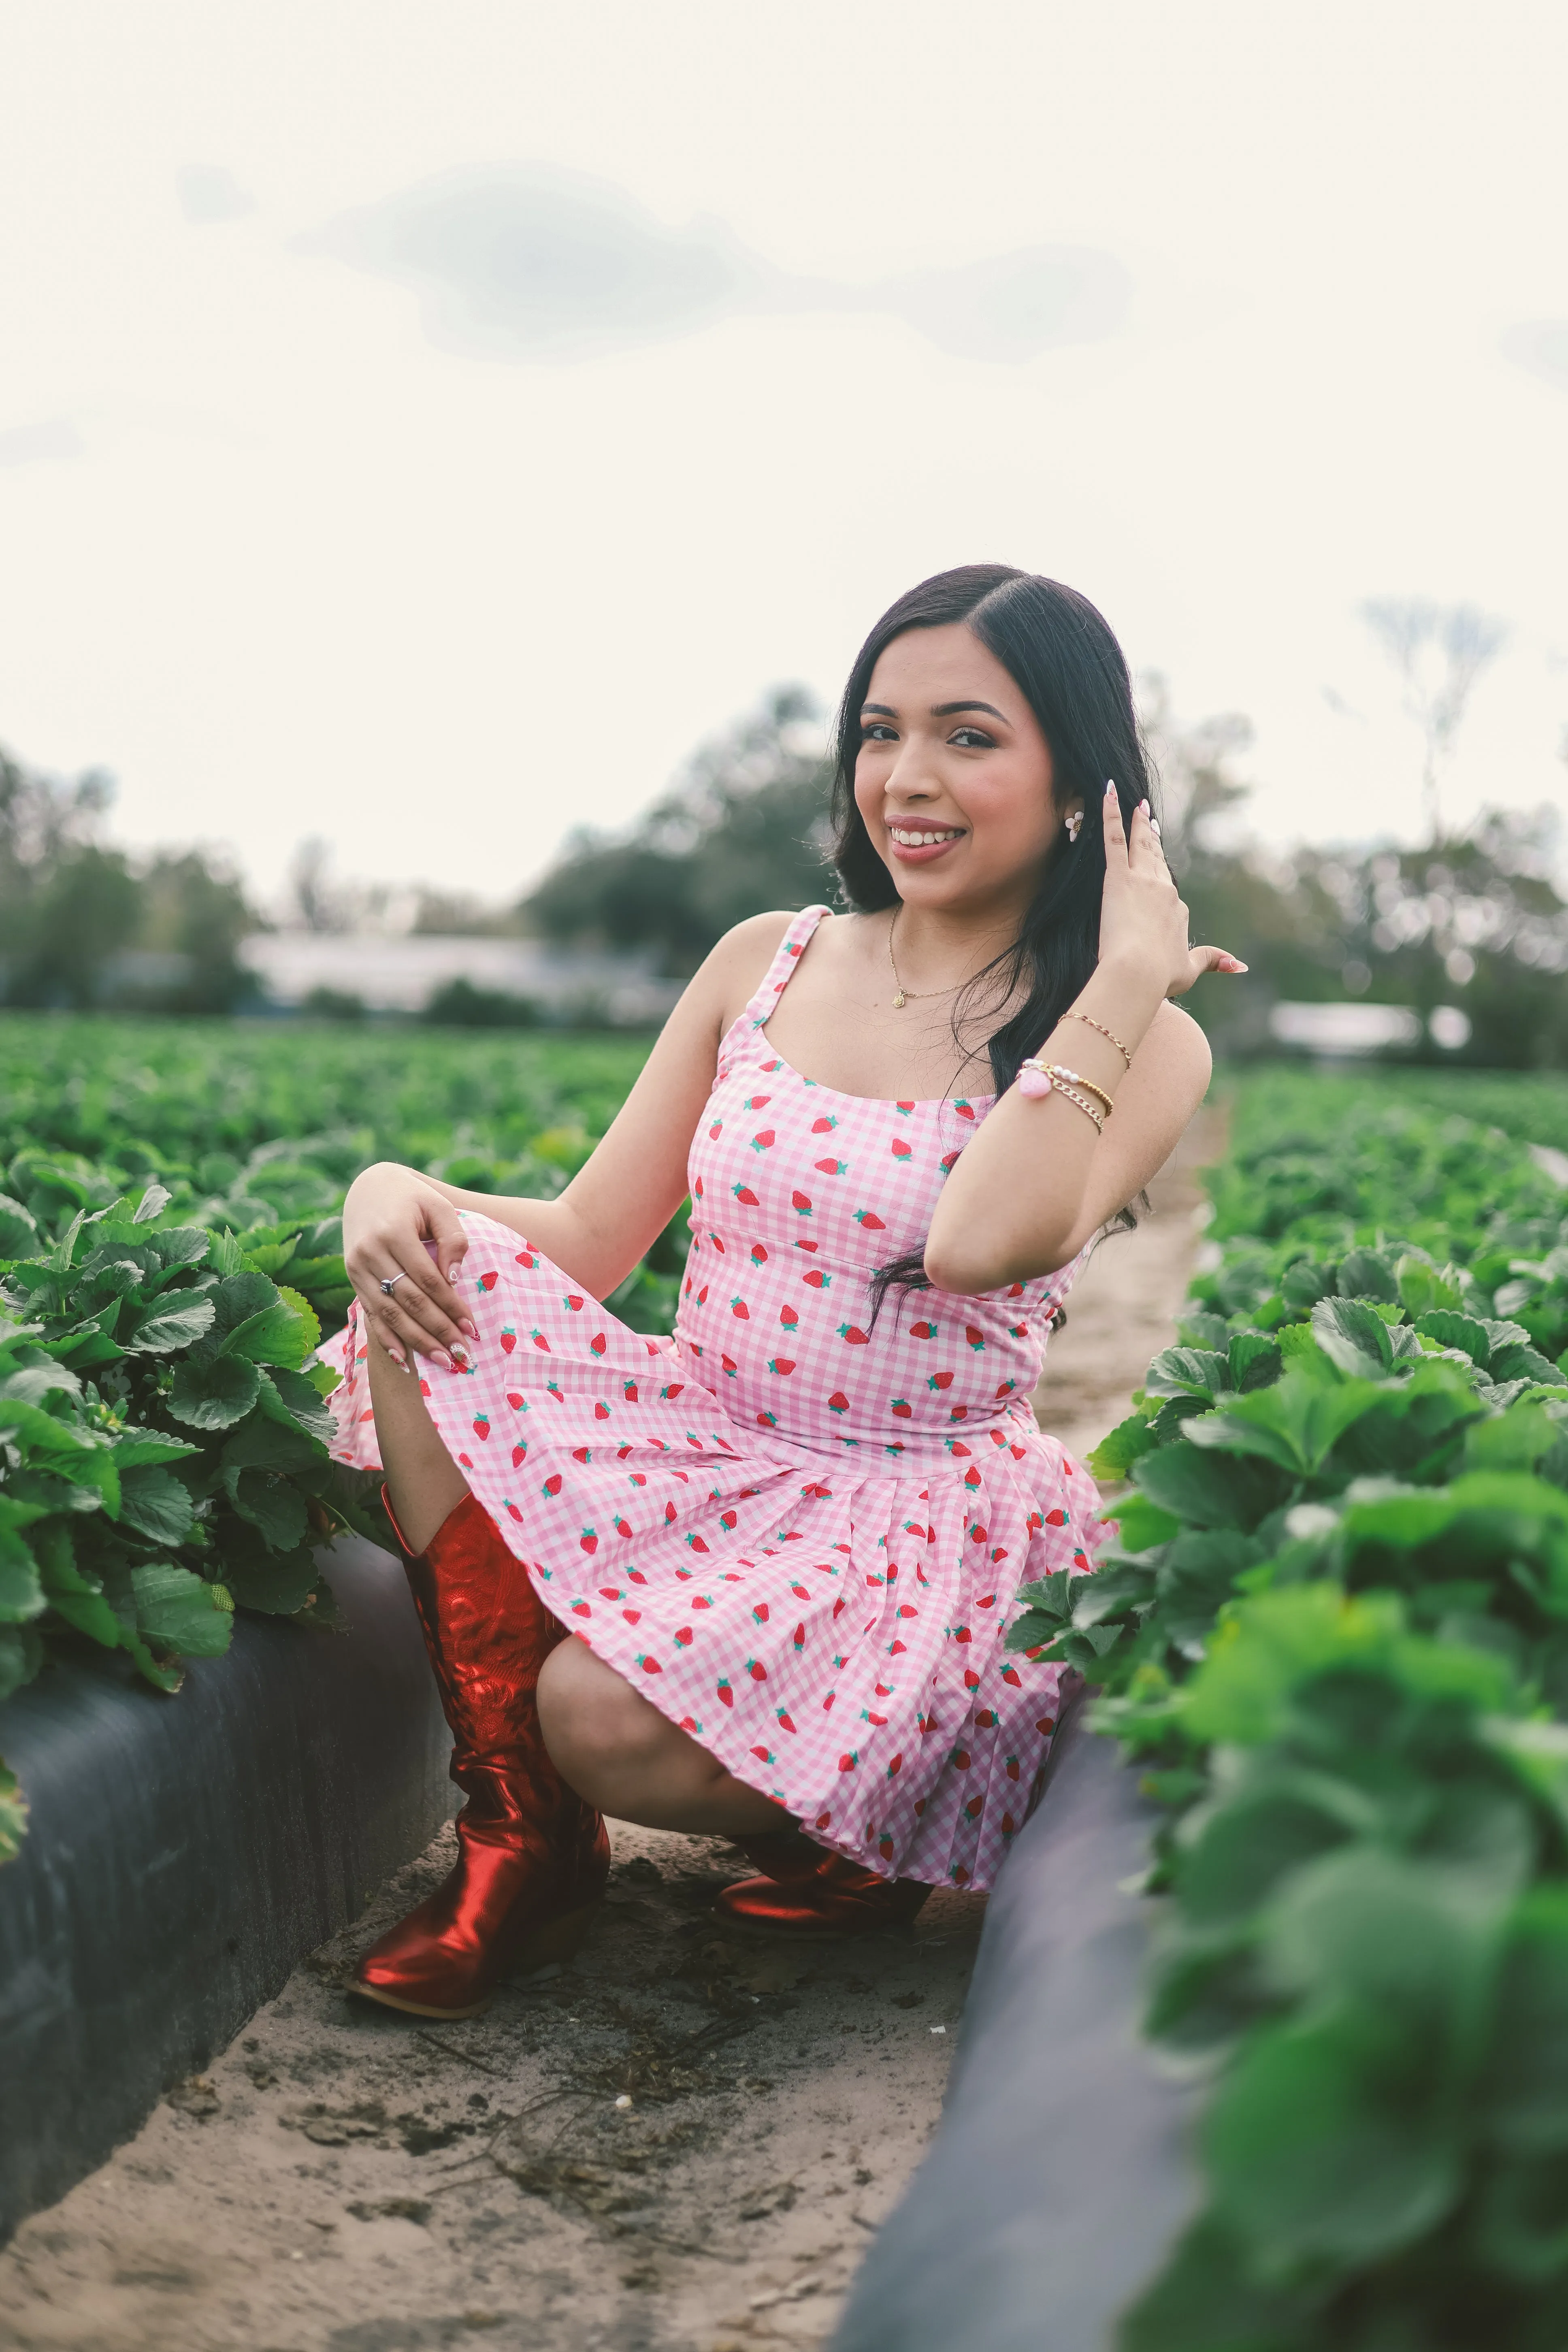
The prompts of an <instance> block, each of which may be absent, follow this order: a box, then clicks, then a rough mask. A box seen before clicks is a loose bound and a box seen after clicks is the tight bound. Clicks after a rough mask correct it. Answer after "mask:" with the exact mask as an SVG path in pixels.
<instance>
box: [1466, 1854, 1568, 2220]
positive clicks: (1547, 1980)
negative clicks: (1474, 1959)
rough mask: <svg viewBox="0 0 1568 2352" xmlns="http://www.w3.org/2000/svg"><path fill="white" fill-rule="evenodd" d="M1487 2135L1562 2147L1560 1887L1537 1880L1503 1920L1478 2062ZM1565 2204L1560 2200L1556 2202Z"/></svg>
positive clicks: (1563, 1916) (1507, 2145)
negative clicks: (1483, 2052)
mask: <svg viewBox="0 0 1568 2352" xmlns="http://www.w3.org/2000/svg"><path fill="white" fill-rule="evenodd" d="M1477 2083H1478V2086H1479V2092H1480V2096H1481V2099H1482V2102H1483V2112H1484V2115H1485V2118H1486V2126H1487V2137H1489V2139H1490V2141H1491V2142H1492V2144H1493V2145H1494V2147H1500V2148H1501V2149H1502V2150H1504V2151H1505V2152H1506V2153H1507V2154H1509V2155H1510V2156H1542V2155H1558V2154H1561V2153H1563V2151H1568V1890H1565V1889H1564V1888H1563V1887H1562V1886H1561V1885H1556V1886H1537V1887H1535V1888H1533V1889H1532V1890H1531V1893H1530V1894H1529V1895H1526V1896H1525V1898H1524V1900H1523V1902H1522V1903H1521V1905H1520V1906H1519V1908H1518V1910H1517V1912H1516V1913H1515V1915H1514V1917H1513V1919H1512V1921H1511V1923H1510V1932H1509V1937H1508V1944H1507V1948H1506V1949H1505V1952H1504V1955H1503V1959H1502V1964H1501V1969H1500V1975H1499V1979H1498V1987H1497V1995H1496V1998H1495V2000H1494V2001H1493V2004H1492V2026H1491V2046H1490V2049H1489V2053H1488V2054H1487V2057H1486V2060H1485V2063H1483V2065H1482V2066H1481V2067H1480V2069H1479V2073H1478V2075H1477ZM1563 2211H1568V2207H1564V2208H1562V2209H1560V2215H1559V2218H1561V2213H1562V2212H1563Z"/></svg>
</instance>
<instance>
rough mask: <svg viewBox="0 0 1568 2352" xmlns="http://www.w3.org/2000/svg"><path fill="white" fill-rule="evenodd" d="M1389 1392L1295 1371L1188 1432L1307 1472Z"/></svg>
mask: <svg viewBox="0 0 1568 2352" xmlns="http://www.w3.org/2000/svg"><path fill="white" fill-rule="evenodd" d="M1333 1303H1334V1304H1336V1305H1338V1304H1341V1303H1342V1302H1340V1301H1335V1302H1333ZM1383 1394H1384V1391H1382V1389H1381V1388H1380V1387H1378V1386H1377V1385H1376V1384H1375V1383H1374V1382H1373V1381H1342V1382H1340V1383H1339V1384H1337V1385H1336V1386H1335V1387H1333V1388H1326V1387H1324V1386H1323V1385H1322V1383H1321V1381H1315V1380H1313V1379H1311V1378H1310V1376H1309V1375H1308V1374H1306V1373H1304V1372H1302V1371H1300V1370H1291V1371H1289V1372H1287V1373H1286V1375H1285V1377H1284V1379H1283V1380H1280V1381H1276V1382H1275V1384H1274V1386H1273V1387H1272V1388H1268V1389H1257V1390H1254V1391H1252V1392H1251V1393H1250V1394H1249V1395H1247V1396H1240V1397H1233V1398H1230V1399H1227V1401H1226V1405H1225V1408H1224V1410H1223V1411H1222V1412H1215V1413H1210V1414H1208V1415H1206V1416H1205V1419H1204V1420H1202V1421H1197V1422H1190V1423H1188V1425H1187V1432H1186V1434H1187V1437H1188V1439H1189V1441H1190V1442H1191V1443H1192V1444H1194V1445H1199V1446H1203V1447H1205V1449H1207V1448H1217V1449H1220V1450H1223V1451H1226V1452H1229V1453H1234V1454H1261V1455H1263V1456H1264V1457H1265V1459H1267V1460H1268V1461H1270V1462H1276V1463H1278V1464H1279V1466H1280V1468H1281V1469H1284V1470H1289V1471H1292V1472H1295V1473H1297V1474H1299V1475H1303V1476H1305V1475H1310V1474H1311V1473H1313V1472H1315V1471H1317V1470H1319V1469H1321V1466H1322V1465H1323V1462H1324V1460H1325V1459H1326V1458H1327V1456H1328V1454H1329V1453H1330V1452H1331V1449H1332V1448H1333V1446H1334V1445H1335V1444H1336V1443H1337V1442H1338V1440H1339V1439H1340V1437H1342V1435H1343V1433H1344V1432H1345V1431H1346V1430H1347V1429H1349V1428H1350V1426H1351V1425H1352V1423H1353V1422H1356V1421H1358V1420H1359V1419H1360V1418H1361V1416H1362V1414H1363V1412H1368V1411H1369V1410H1370V1409H1371V1408H1373V1406H1375V1405H1377V1404H1379V1403H1381V1402H1382V1400H1383Z"/></svg>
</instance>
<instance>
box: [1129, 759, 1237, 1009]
mask: <svg viewBox="0 0 1568 2352" xmlns="http://www.w3.org/2000/svg"><path fill="white" fill-rule="evenodd" d="M1104 822H1105V894H1104V897H1103V898H1102V899H1101V901H1100V963H1101V964H1102V965H1106V964H1110V965H1115V966H1119V967H1121V968H1122V969H1126V968H1128V967H1130V966H1134V965H1136V966H1138V967H1140V968H1142V970H1144V971H1147V973H1148V975H1149V977H1150V978H1151V980H1153V981H1156V982H1158V985H1159V992H1160V994H1161V995H1162V996H1184V995H1185V994H1186V992H1187V991H1188V989H1189V988H1191V986H1192V984H1193V982H1194V981H1195V980H1201V979H1202V977H1203V975H1204V973H1205V971H1228V972H1239V971H1246V970H1247V966H1246V965H1245V964H1244V963H1243V962H1242V961H1240V959H1239V957H1237V956H1233V955H1232V954H1231V953H1230V950H1228V949H1227V948H1202V947H1198V948H1195V947H1194V945H1193V943H1192V938H1191V934H1190V929H1189V918H1188V914H1187V909H1186V907H1185V905H1184V902H1183V900H1182V898H1181V896H1180V894H1179V893H1178V891H1177V888H1176V886H1175V883H1174V881H1173V879H1172V877H1171V869H1170V867H1169V866H1167V865H1166V863H1165V853H1164V851H1163V849H1162V848H1161V846H1160V835H1159V832H1158V829H1157V827H1156V825H1155V824H1154V821H1153V818H1152V816H1151V814H1150V812H1149V803H1148V802H1147V801H1141V802H1140V803H1139V804H1138V806H1137V807H1136V808H1135V809H1134V810H1133V812H1132V823H1131V826H1125V825H1123V824H1122V822H1121V802H1120V800H1119V799H1118V798H1117V794H1116V788H1115V786H1114V785H1113V784H1107V786H1106V788H1105V818H1104Z"/></svg>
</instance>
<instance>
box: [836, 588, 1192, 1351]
mask: <svg viewBox="0 0 1568 2352" xmlns="http://www.w3.org/2000/svg"><path fill="white" fill-rule="evenodd" d="M955 621H960V622H963V625H965V627H967V628H970V629H972V630H973V633H974V635H976V636H977V637H978V638H979V640H980V642H981V644H982V645H983V646H984V647H985V649H986V651H987V652H988V653H990V654H993V655H994V656H995V658H996V659H997V660H998V661H999V662H1000V663H1001V664H1002V667H1003V668H1004V669H1005V670H1006V672H1007V674H1008V676H1009V677H1011V678H1012V679H1013V681H1014V683H1015V685H1016V687H1017V688H1018V690H1019V692H1020V693H1021V694H1022V695H1023V696H1024V698H1025V700H1026V702H1027V703H1028V705H1029V708H1030V709H1031V710H1032V711H1033V712H1034V714H1035V718H1036V720H1037V723H1038V726H1039V730H1040V732H1041V734H1042V735H1043V736H1044V737H1045V739H1046V741H1047V744H1048V745H1049V747H1050V753H1051V767H1052V773H1053V777H1054V781H1055V790H1056V796H1057V804H1058V807H1063V806H1065V805H1066V803H1068V801H1070V800H1072V799H1074V798H1081V799H1082V802H1083V805H1084V822H1083V824H1081V826H1080V827H1079V835H1078V839H1077V840H1076V841H1073V842H1069V841H1068V839H1067V838H1066V835H1065V833H1064V835H1063V838H1062V840H1061V841H1060V843H1059V844H1058V847H1057V850H1056V852H1055V854H1054V855H1053V856H1052V857H1051V859H1050V862H1049V864H1048V865H1047V868H1046V871H1045V873H1044V875H1043V877H1041V881H1040V887H1039V888H1038V889H1037V892H1036V893H1035V896H1034V898H1033V899H1032V901H1031V902H1030V905H1029V906H1028V908H1027V909H1026V912H1025V915H1024V919H1023V921H1022V923H1021V924H1020V926H1019V929H1018V936H1017V938H1016V940H1014V942H1013V944H1012V945H1011V946H1010V947H1008V948H1005V949H1004V950H1003V951H1002V953H1001V954H1000V955H999V956H997V957H995V958H994V960H993V961H992V962H991V963H989V964H987V965H986V966H985V968H984V971H981V972H979V973H978V974H977V975H976V976H975V978H974V979H973V981H972V982H970V983H969V984H968V986H967V987H966V988H965V990H964V991H963V995H962V996H961V997H960V998H959V1001H958V1003H957V1006H956V1007H955V1009H954V1013H953V1028H954V1034H955V1038H956V1037H957V1036H958V1034H959V1033H960V1031H961V1029H962V1025H963V1019H964V1008H965V1005H966V1004H968V1003H973V996H974V992H975V991H976V990H977V989H982V988H984V989H988V990H990V991H992V992H994V994H995V998H996V1001H997V1003H1010V1002H1012V1001H1013V1000H1014V999H1015V998H1016V996H1017V994H1018V992H1019V991H1020V989H1022V991H1023V992H1024V996H1023V1002H1022V1003H1021V1004H1020V1005H1019V1007H1018V1010H1017V1011H1016V1013H1012V1014H1011V1015H1010V1016H1009V1018H1008V1019H1007V1020H1005V1021H1004V1022H1003V1023H1002V1024H1000V1026H999V1027H998V1028H996V1029H995V1030H994V1031H993V1033H992V1034H991V1037H990V1039H989V1041H988V1051H989V1054H990V1058H991V1071H992V1080H993V1084H994V1088H995V1091H996V1092H997V1094H999V1095H1000V1094H1002V1093H1005V1090H1006V1088H1007V1087H1010V1086H1011V1085H1012V1083H1013V1081H1014V1079H1015V1078H1016V1076H1017V1075H1018V1066H1019V1064H1020V1063H1021V1062H1022V1061H1023V1059H1024V1057H1025V1055H1026V1054H1032V1053H1035V1052H1037V1050H1038V1048H1039V1046H1040V1045H1041V1043H1042V1042H1043V1041H1044V1039H1045V1038H1047V1037H1048V1036H1049V1034H1050V1033H1051V1031H1052V1030H1053V1029H1054V1028H1055V1027H1056V1024H1057V1023H1058V1021H1059V1020H1060V1019H1061V1016H1062V1014H1063V1013H1065V1012H1066V1011H1067V1009H1068V1005H1069V1004H1071V1003H1072V1002H1073V999H1074V998H1075V997H1076V996H1077V995H1078V994H1079V992H1080V991H1081V990H1082V989H1083V988H1084V986H1085V985H1086V983H1087V982H1088V980H1089V975H1090V973H1091V972H1092V971H1093V970H1094V967H1095V962H1096V960H1097V958H1098V955H1099V951H1100V898H1101V895H1102V892H1103V890H1104V887H1105V837H1104V833H1103V830H1102V828H1101V825H1100V798H1101V795H1102V794H1103V793H1104V790H1105V785H1106V781H1107V779H1108V778H1110V779H1112V780H1114V782H1115V785H1116V790H1117V796H1118V798H1119V799H1120V801H1121V815H1122V822H1123V823H1124V824H1130V823H1131V817H1132V812H1133V810H1134V809H1135V808H1136V807H1137V805H1138V803H1139V802H1140V801H1142V800H1145V799H1146V800H1148V801H1149V803H1150V804H1151V806H1153V805H1154V792H1153V787H1152V777H1151V775H1150V771H1149V767H1148V763H1147V761H1146V760H1145V757H1144V752H1143V744H1142V738H1141V737H1140V734H1139V731H1138V719H1137V715H1136V713H1135V711H1134V709H1133V707H1132V681H1131V677H1130V676H1129V674H1128V669H1127V663H1126V660H1125V659H1124V657H1123V656H1122V651H1121V646H1119V645H1118V644H1117V642H1116V638H1115V636H1114V635H1113V634H1112V632H1111V629H1110V624H1109V623H1108V622H1107V621H1106V619H1105V617H1104V615H1103V614H1100V613H1099V612H1097V611H1096V609H1095V607H1094V606H1093V605H1092V604H1090V603H1089V599H1088V597H1087V596H1080V595H1079V593H1078V591H1077V590H1076V589H1075V588H1067V587H1064V586H1063V585H1062V583H1061V582H1060V581H1059V580H1046V579H1042V578H1041V577H1040V576H1039V575H1038V574H1037V573H1036V572H1018V571H1015V570H1014V568H1013V566H1012V565H1011V564H1006V563H963V564H960V565H959V566H958V568H957V569H956V570H955V571H952V572H937V573H936V574H935V575H934V576H933V577H932V578H931V579H930V580H922V581H921V583H920V585H919V587H917V588H911V589H910V591H909V592H908V593H907V594H906V595H903V596H900V598H899V600H898V602H897V604H890V605H889V608H888V610H887V611H886V612H885V613H884V614H883V615H882V617H881V619H880V620H879V622H878V623H877V625H876V626H875V628H873V630H872V631H871V634H870V635H869V636H868V638H867V640H866V642H865V644H864V645H863V646H861V648H860V650H859V652H858V654H857V656H856V657H855V667H854V668H853V669H852V670H851V671H850V673H849V682H848V684H847V687H846V688H845V689H844V699H843V702H842V703H841V704H840V706H839V710H838V720H837V766H836V770H835V773H834V780H833V824H834V844H833V863H834V866H836V867H837V873H838V879H839V882H840V884H841V885H842V887H843V891H844V895H845V897H846V898H847V900H848V902H849V904H850V906H851V907H853V908H856V909H857V910H858V912H859V913H862V914H872V913H875V912H876V910H877V909H878V908H881V907H891V906H894V905H895V904H896V903H897V900H898V897H899V892H898V888H897V886H896V885H895V883H894V881H893V877H892V876H891V874H890V873H889V870H888V868H887V866H885V865H884V863H883V861H882V859H881V858H880V857H879V856H878V855H877V852H876V850H875V849H874V848H873V847H872V845H871V836H870V835H869V834H868V832H867V830H866V823H865V819H864V818H863V817H862V816H861V814H860V812H859V809H858V807H857V806H856V803H855V762H856V760H857V758H858V754H859V750H860V728H861V721H860V712H861V709H862V707H863V705H864V703H865V701H866V698H867V696H868V693H869V691H870V686H871V673H872V671H873V670H874V669H875V668H876V667H877V664H878V662H879V660H880V658H881V656H882V655H883V653H884V652H885V651H886V649H887V647H888V646H890V645H891V644H892V642H893V639H894V638H895V637H900V636H902V635H903V634H904V632H905V631H906V630H908V629H939V628H944V627H947V626H949V625H951V624H952V623H953V622H955ZM895 1286H896V1287H898V1288H900V1289H906V1288H907V1289H924V1288H926V1287H928V1285H927V1281H926V1275H925V1267H924V1264H923V1262H922V1260H921V1256H920V1255H919V1253H918V1252H911V1253H910V1255H909V1257H907V1258H900V1259H899V1260H898V1261H897V1262H896V1263H895V1264H894V1265H889V1266H883V1267H882V1268H881V1269H880V1270H879V1273H878V1274H877V1276H875V1277H874V1282H873V1288H874V1290H875V1292H876V1297H877V1305H878V1308H879V1309H880V1307H881V1304H882V1301H883V1299H884V1298H885V1297H886V1296H887V1293H888V1291H889V1289H890V1288H892V1287H895Z"/></svg>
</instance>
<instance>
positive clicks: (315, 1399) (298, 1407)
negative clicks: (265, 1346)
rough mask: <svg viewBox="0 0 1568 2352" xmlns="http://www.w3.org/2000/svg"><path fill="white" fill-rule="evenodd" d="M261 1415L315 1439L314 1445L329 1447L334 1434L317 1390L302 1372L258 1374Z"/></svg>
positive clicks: (333, 1425) (278, 1369)
mask: <svg viewBox="0 0 1568 2352" xmlns="http://www.w3.org/2000/svg"><path fill="white" fill-rule="evenodd" d="M259 1377H260V1382H261V1397H260V1404H261V1410H262V1412H264V1413H265V1414H266V1415H267V1417H268V1420H269V1421H277V1422H280V1423H282V1424H283V1426H284V1427H285V1428H289V1429H292V1428H296V1427H298V1428H300V1429H303V1430H305V1431H306V1432H307V1433H308V1434H309V1435H310V1436H311V1437H313V1438H314V1439H315V1440H316V1443H317V1444H318V1445H330V1444H331V1442H332V1440H333V1438H334V1437H335V1436H336V1435H337V1423H336V1422H335V1420H334V1419H333V1417H332V1414H331V1409H330V1407H329V1406H328V1405H327V1403H326V1402H325V1401H324V1399H323V1398H322V1396H321V1391H319V1390H318V1389H317V1388H316V1387H315V1386H314V1384H313V1383H312V1381H310V1379H309V1378H308V1377H307V1376H306V1374H305V1373H303V1372H290V1371H285V1370H283V1369H282V1367H281V1366H275V1367H274V1369H273V1370H271V1371H269V1372H263V1373H261V1374H260V1376H259Z"/></svg>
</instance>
